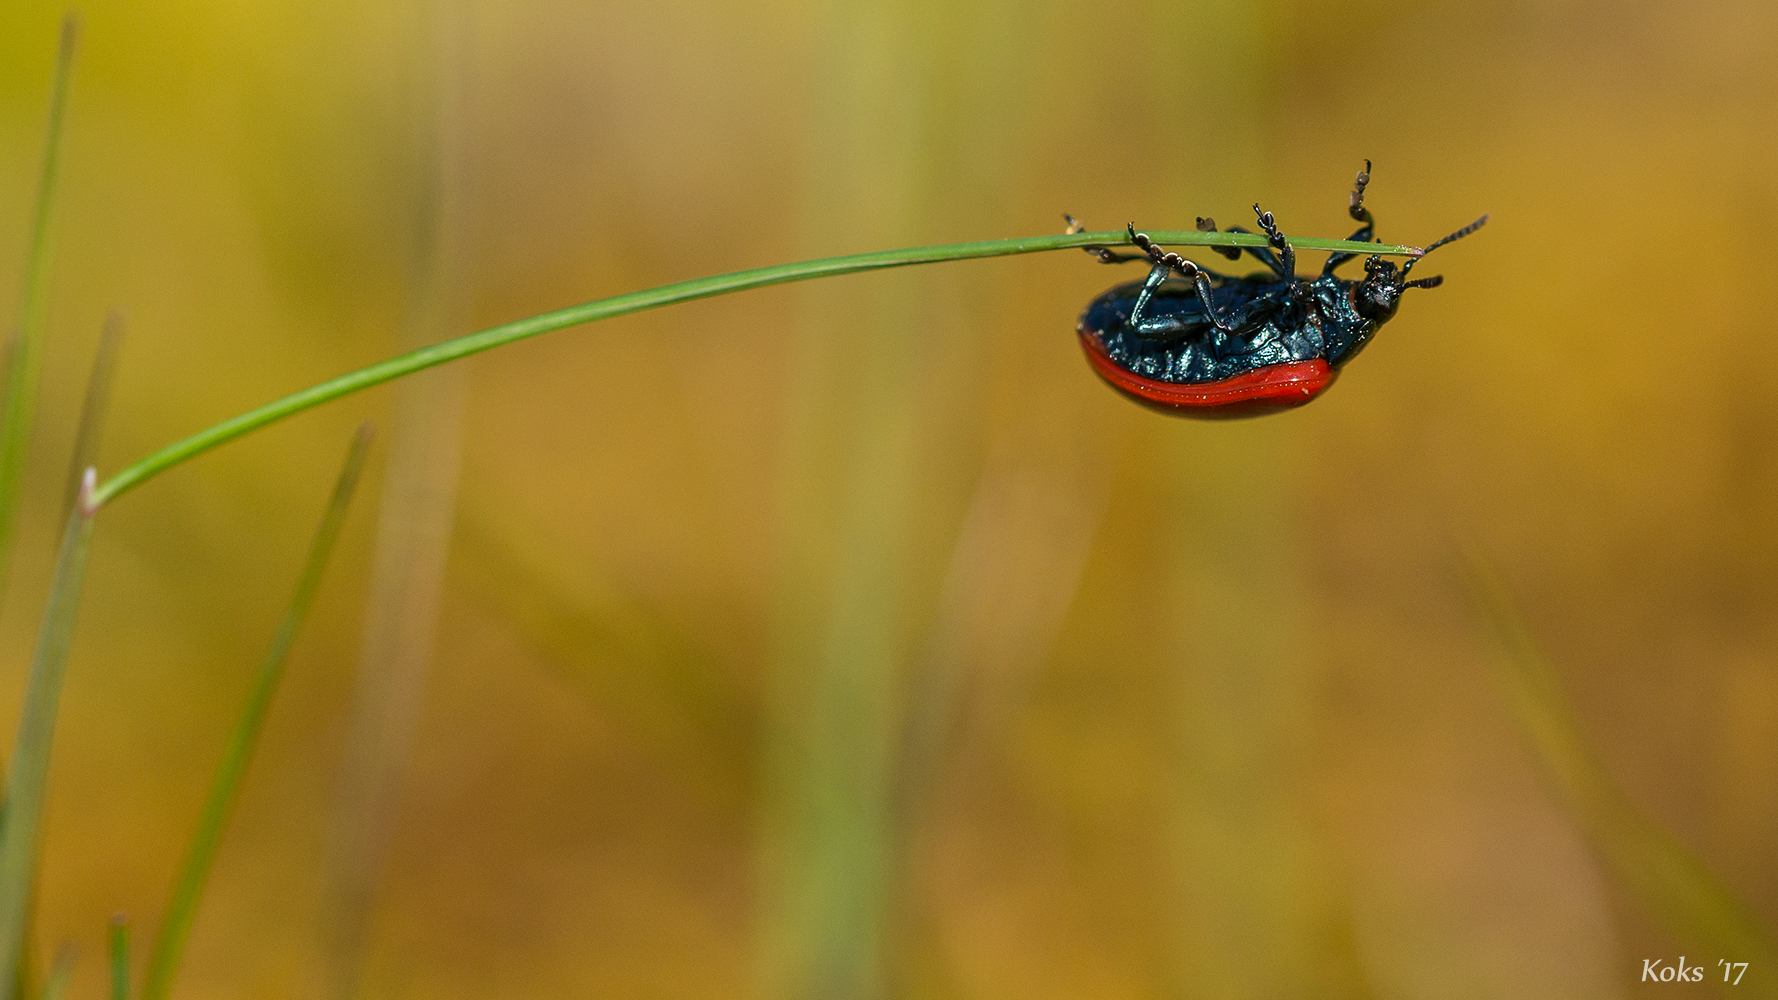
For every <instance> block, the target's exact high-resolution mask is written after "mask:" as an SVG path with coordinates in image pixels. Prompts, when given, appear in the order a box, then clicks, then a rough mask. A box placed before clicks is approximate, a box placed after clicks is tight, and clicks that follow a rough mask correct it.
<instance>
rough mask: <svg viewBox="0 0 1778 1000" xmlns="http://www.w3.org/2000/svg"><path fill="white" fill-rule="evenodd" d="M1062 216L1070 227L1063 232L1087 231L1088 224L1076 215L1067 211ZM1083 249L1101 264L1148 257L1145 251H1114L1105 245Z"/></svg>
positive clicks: (1069, 233) (1126, 261)
mask: <svg viewBox="0 0 1778 1000" xmlns="http://www.w3.org/2000/svg"><path fill="white" fill-rule="evenodd" d="M1062 218H1064V219H1067V220H1068V228H1067V229H1065V230H1063V232H1065V233H1067V234H1068V235H1070V236H1073V235H1074V234H1075V233H1084V232H1086V231H1087V227H1086V226H1084V225H1082V224H1081V223H1080V222H1079V221H1078V220H1077V219H1075V218H1074V216H1072V215H1069V214H1068V213H1067V212H1063V213H1062ZM1081 249H1082V250H1085V251H1086V252H1087V253H1089V254H1091V255H1092V256H1094V257H1096V258H1098V261H1099V263H1101V264H1126V263H1128V262H1130V261H1132V260H1147V259H1148V255H1147V254H1145V253H1114V252H1113V251H1111V250H1109V249H1107V248H1105V247H1081Z"/></svg>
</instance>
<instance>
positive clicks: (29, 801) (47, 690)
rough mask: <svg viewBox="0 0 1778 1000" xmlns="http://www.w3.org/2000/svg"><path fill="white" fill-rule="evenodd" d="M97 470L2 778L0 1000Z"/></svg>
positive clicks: (26, 876) (4, 995)
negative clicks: (9, 763)
mask: <svg viewBox="0 0 1778 1000" xmlns="http://www.w3.org/2000/svg"><path fill="white" fill-rule="evenodd" d="M96 478H97V473H96V471H95V470H93V469H90V468H89V469H88V470H87V471H86V476H85V479H84V480H83V481H82V484H81V492H80V502H79V503H77V504H75V506H74V510H72V511H70V512H69V514H68V527H67V529H66V530H65V531H64V532H63V533H62V549H61V553H60V554H59V555H58V556H57V557H56V570H55V576H54V577H53V578H52V580H51V581H50V587H49V603H48V605H47V606H46V607H45V608H44V609H43V623H42V625H41V626H40V627H39V629H38V632H37V650H36V652H35V653H34V654H33V655H32V657H31V673H30V678H29V680H28V681H27V682H26V685H25V701H24V706H23V708H22V709H21V711H20V718H19V728H18V735H17V737H16V739H15V742H14V743H13V752H12V770H11V771H10V772H9V773H8V774H7V776H6V798H5V802H6V808H5V809H4V810H0V1000H15V998H16V997H17V995H18V993H17V982H18V975H17V972H18V968H19V963H20V961H21V960H22V958H23V952H24V943H25V930H26V925H27V923H28V915H29V913H30V902H31V887H32V883H33V881H34V880H35V876H36V868H37V842H38V839H39V838H40V836H41V835H42V832H43V796H44V790H45V787H46V786H47V784H48V779H49V753H50V747H51V744H52V743H53V742H54V739H55V730H56V710H57V706H58V705H59V704H60V702H61V697H62V680H63V678H64V676H65V675H66V673H67V667H68V645H69V642H70V640H71V639H72V638H73V635H74V612H75V610H76V609H77V608H78V607H79V605H80V586H81V582H82V580H83V579H84V578H85V576H86V560H87V553H88V551H89V550H90V549H91V547H92V540H93V515H94V514H95V513H97V512H98V509H99V508H98V505H97V504H95V503H94V502H93V486H94V481H95V479H96Z"/></svg>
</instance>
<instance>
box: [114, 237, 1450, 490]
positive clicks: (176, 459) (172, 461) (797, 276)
mask: <svg viewBox="0 0 1778 1000" xmlns="http://www.w3.org/2000/svg"><path fill="white" fill-rule="evenodd" d="M1148 235H1149V238H1151V239H1153V240H1154V241H1155V242H1156V243H1161V244H1167V245H1172V246H1240V247H1245V246H1265V245H1266V242H1265V237H1263V236H1259V235H1256V234H1254V233H1200V232H1160V231H1155V232H1150V233H1149V234H1148ZM1126 242H1128V237H1127V236H1126V235H1125V234H1124V233H1121V232H1108V233H1069V234H1063V235H1061V236H1034V237H1028V238H1024V239H1010V240H985V241H982V242H979V243H952V244H948V245H945V246H935V247H915V248H913V249H909V250H884V251H880V252H877V253H861V254H852V255H850V256H846V257H828V258H826V259H823V260H808V261H801V262H798V263H795V264H778V265H775V266H773V267H761V268H755V269H753V270H751V271H735V272H732V273H730V274H719V275H716V276H715V277H710V278H695V279H693V280H691V281H680V282H676V283H674V284H671V285H661V286H660V287H658V288H649V289H645V290H643V291H640V292H629V293H626V294H624V295H616V296H613V297H611V298H608V299H598V300H595V301H593V302H587V303H583V304H581V305H577V306H569V307H567V308H565V309H557V310H555V311H554V312H547V313H540V314H538V315H536V316H531V317H528V318H526V319H520V320H514V321H513V322H511V323H502V324H501V325H499V326H495V327H489V328H488V329H486V330H482V331H480V332H478V333H471V334H465V335H464V336H461V337H457V338H454V339H452V340H446V341H442V342H440V343H437V344H433V345H432V346H430V347H422V348H420V349H419V350H415V351H409V352H408V353H406V354H402V355H399V356H397V357H393V358H390V359H389V360H387V361H380V362H378V363H376V364H374V365H370V366H368V367H365V368H360V369H358V370H357V371H355V372H348V373H347V374H345V375H341V376H339V377H338V378H333V379H329V380H328V381H326V382H322V383H321V384H319V385H314V386H310V387H309V388H307V389H304V390H302V391H301V392H295V393H291V394H290V395H288V396H285V397H284V398H283V399H278V400H273V401H272V402H270V403H267V404H265V405H264V406H261V407H258V408H257V409H253V410H249V411H247V412H246V413H242V414H240V415H238V416H234V417H231V418H229V419H227V420H224V421H223V422H222V423H219V424H217V425H215V426H214V427H211V428H209V429H208V430H203V431H199V432H198V433H196V434H193V435H192V436H190V437H188V438H186V439H185V440H183V441H176V442H174V443H172V444H170V445H168V446H166V447H165V448H162V449H161V450H159V451H157V452H155V453H154V454H152V455H149V456H148V457H146V458H143V459H141V460H139V461H137V462H135V463H133V464H131V465H129V466H127V467H125V468H124V469H123V471H121V472H119V473H118V474H117V475H115V476H112V477H111V478H110V479H107V480H106V481H105V483H104V485H102V486H100V487H99V489H98V492H97V494H96V502H97V503H98V504H99V505H100V506H104V505H105V504H107V503H110V502H111V501H113V500H115V499H117V498H118V497H120V496H122V495H123V494H125V493H127V492H129V491H130V490H133V489H135V488H136V487H138V486H140V485H142V484H143V483H144V482H146V481H148V480H149V479H151V478H153V477H154V476H156V475H159V474H160V473H162V472H165V471H167V470H168V469H170V468H172V467H173V466H175V465H178V464H180V463H182V462H185V461H187V460H189V459H192V458H195V457H197V456H198V455H201V454H203V453H204V452H206V451H209V450H210V449H212V448H215V447H218V446H220V445H224V444H227V443H228V442H230V441H233V440H234V439H235V438H238V437H240V436H242V435H243V434H247V433H250V432H252V431H256V430H258V429H259V428H261V427H264V426H266V425H267V424H274V423H277V422H278V421H280V420H283V419H285V418H287V417H292V416H295V415H296V414H298V413H301V412H303V411H304V410H309V409H313V408H314V407H317V406H320V405H321V404H323V403H327V402H331V401H333V400H336V399H339V398H340V397H341V396H349V395H351V394H352V393H355V392H359V391H361V390H364V389H368V388H370V387H371V386H375V385H381V384H383V383H384V382H388V381H391V380H393V379H398V378H401V377H402V376H403V375H411V374H413V373H414V372H417V371H423V370H425V369H427V368H431V367H433V366H434V365H442V364H445V363H446V362H450V361H456V360H457V359H459V358H466V357H468V356H470V355H472V354H480V353H481V352H482V351H487V350H492V349H494V348H496V347H503V346H505V345H507V344H511V343H515V342H517V341H520V340H525V339H527V338H529V337H535V336H538V335H539V334H545V333H553V332H554V331H556V330H563V329H566V328H568V327H571V326H580V325H581V324H583V323H592V322H595V321H597V320H602V319H611V318H613V317H617V316H627V315H629V314H631V313H637V312H642V311H644V310H647V309H658V308H660V307H661V306H669V305H674V304H676V303H679V302H690V301H692V300H693V299H705V298H710V297H711V296H714V295H727V294H729V293H731V292H742V291H746V290H748V289H752V288H764V287H766V286H768V285H782V284H785V283H787V282H792V281H808V280H810V279H812V278H829V277H834V276H836V275H841V274H858V273H860V272H863V271H881V270H883V269H885V268H891V267H907V266H910V265H914V264H937V263H941V262H944V261H952V260H973V259H976V258H980V257H1009V256H1014V255H1017V254H1026V253H1039V252H1042V251H1045V250H1068V249H1079V248H1081V247H1089V246H1118V245H1121V244H1124V243H1126ZM1290 242H1291V245H1292V246H1295V247H1296V248H1297V249H1299V250H1334V251H1344V252H1349V253H1364V254H1386V255H1394V256H1408V257H1416V256H1419V255H1420V250H1419V248H1417V247H1409V246H1395V245H1392V244H1383V243H1354V242H1351V241H1349V240H1323V239H1297V238H1295V237H1292V238H1291V241H1290Z"/></svg>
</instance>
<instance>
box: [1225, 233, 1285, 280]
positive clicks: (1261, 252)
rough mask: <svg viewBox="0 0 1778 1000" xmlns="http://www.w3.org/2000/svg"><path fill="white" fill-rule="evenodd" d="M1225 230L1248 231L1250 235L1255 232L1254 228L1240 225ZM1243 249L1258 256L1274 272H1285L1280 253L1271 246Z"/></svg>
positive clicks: (1281, 273) (1280, 273) (1279, 273)
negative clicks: (1274, 251) (1245, 227)
mask: <svg viewBox="0 0 1778 1000" xmlns="http://www.w3.org/2000/svg"><path fill="white" fill-rule="evenodd" d="M1223 232H1225V233H1246V234H1248V235H1250V236H1251V235H1252V234H1253V230H1251V229H1244V228H1242V227H1240V226H1230V227H1228V228H1227V229H1224V230H1223ZM1241 249H1242V250H1245V251H1247V252H1248V253H1250V254H1252V255H1253V256H1254V257H1256V258H1258V260H1259V262H1260V263H1261V264H1264V265H1265V266H1267V267H1269V268H1271V269H1272V272H1273V273H1274V274H1278V275H1283V274H1284V265H1283V264H1280V263H1278V255H1277V254H1275V253H1273V252H1272V249H1271V248H1270V247H1241Z"/></svg>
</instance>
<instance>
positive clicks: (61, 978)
mask: <svg viewBox="0 0 1778 1000" xmlns="http://www.w3.org/2000/svg"><path fill="white" fill-rule="evenodd" d="M77 954H78V951H77V949H76V948H75V947H74V946H73V945H71V944H65V945H63V946H62V947H61V949H60V950H59V951H57V952H56V960H55V964H54V965H51V966H50V967H49V976H48V978H46V979H44V981H43V991H42V992H41V993H38V994H37V998H38V1000H62V994H64V993H66V992H68V980H70V979H72V978H74V958H75V956H76V955H77Z"/></svg>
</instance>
